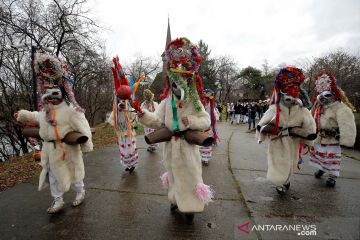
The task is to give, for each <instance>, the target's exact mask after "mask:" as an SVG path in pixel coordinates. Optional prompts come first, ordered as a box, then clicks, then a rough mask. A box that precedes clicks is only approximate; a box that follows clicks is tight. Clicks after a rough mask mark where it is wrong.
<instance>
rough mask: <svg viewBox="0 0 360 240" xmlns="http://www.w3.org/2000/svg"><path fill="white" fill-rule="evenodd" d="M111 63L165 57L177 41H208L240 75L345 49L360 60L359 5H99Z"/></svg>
mask: <svg viewBox="0 0 360 240" xmlns="http://www.w3.org/2000/svg"><path fill="white" fill-rule="evenodd" d="M93 1H95V5H94V6H95V7H93V9H92V12H93V13H94V14H96V16H97V18H98V20H100V22H101V24H102V26H106V27H108V28H109V29H110V30H109V31H104V32H103V33H102V35H101V37H102V38H103V39H104V40H105V41H106V46H107V52H108V54H109V55H115V54H118V55H119V57H120V58H121V59H122V60H123V61H125V62H126V61H131V59H132V58H133V57H134V54H136V53H141V54H143V55H145V56H159V58H160V54H161V53H162V51H163V50H164V47H165V39H166V29H167V18H168V15H169V16H170V26H171V35H172V38H173V39H174V38H176V37H182V36H185V37H188V38H189V39H190V40H191V41H192V42H198V41H199V40H200V39H202V40H203V41H205V42H206V43H207V44H208V45H209V48H210V49H211V50H212V56H218V55H230V56H232V57H233V58H234V59H235V61H236V62H237V63H238V64H239V67H241V68H242V67H246V66H248V65H252V66H256V67H259V68H260V67H261V64H262V63H263V62H264V59H267V60H268V61H269V63H270V65H272V66H277V65H278V64H281V63H287V64H294V63H295V61H296V60H299V59H302V58H311V57H313V56H319V55H321V54H324V53H326V52H328V51H330V50H333V49H337V48H340V47H342V48H344V49H346V50H348V51H350V52H352V53H354V54H359V53H360V0H297V1H292V0H262V1H260V0H251V1H250V0H216V1H215V0H179V1H170V0H168V1H165V0H142V1H140V0H127V1H123V0H117V1H116V0H93Z"/></svg>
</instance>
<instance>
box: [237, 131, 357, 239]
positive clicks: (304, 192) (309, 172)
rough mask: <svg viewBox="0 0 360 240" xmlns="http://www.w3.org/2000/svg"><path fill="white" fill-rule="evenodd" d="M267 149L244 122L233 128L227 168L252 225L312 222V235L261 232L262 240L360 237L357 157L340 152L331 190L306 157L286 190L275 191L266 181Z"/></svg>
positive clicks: (289, 232)
mask: <svg viewBox="0 0 360 240" xmlns="http://www.w3.org/2000/svg"><path fill="white" fill-rule="evenodd" d="M266 149H267V143H262V144H260V145H259V144H257V141H256V140H255V139H254V132H252V133H247V128H246V127H245V125H240V126H239V128H237V129H236V130H235V131H234V133H233V136H232V138H231V141H230V159H231V168H232V169H233V172H234V174H235V176H236V179H237V181H238V183H239V184H240V188H241V192H242V195H243V196H244V199H245V201H246V204H247V206H248V207H249V209H250V211H251V215H252V216H253V220H254V221H255V223H256V224H273V225H279V224H280V225H282V226H284V225H289V224H293V225H294V224H300V225H316V229H317V231H316V232H317V234H316V236H311V237H306V236H299V235H297V234H298V232H297V231H276V232H274V231H261V232H260V235H261V238H262V239H360V231H359V229H360V161H357V160H353V159H350V158H347V157H343V161H342V163H341V165H342V166H341V167H342V170H341V173H340V174H341V176H340V178H339V179H338V180H337V185H336V187H335V188H333V189H330V188H328V187H326V186H325V180H326V177H323V178H322V179H321V180H319V179H315V178H314V172H315V169H314V168H312V167H311V166H309V165H308V162H309V159H308V157H305V158H304V164H302V167H301V168H302V169H301V171H297V172H296V174H295V176H294V177H293V179H292V180H291V188H290V191H289V192H288V194H287V195H286V196H279V195H278V194H277V192H276V190H275V187H274V186H273V185H272V184H270V183H269V182H267V181H266V169H267V161H266V151H267V150H266ZM354 152H355V154H358V153H359V152H356V151H354ZM242 234H244V233H243V232H242ZM303 234H306V232H304V233H303ZM308 234H310V233H308ZM274 236H276V238H274Z"/></svg>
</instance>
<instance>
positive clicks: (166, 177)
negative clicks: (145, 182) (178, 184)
mask: <svg viewBox="0 0 360 240" xmlns="http://www.w3.org/2000/svg"><path fill="white" fill-rule="evenodd" d="M160 179H161V183H162V186H163V188H164V189H168V188H169V173H168V172H165V173H163V175H161V176H160Z"/></svg>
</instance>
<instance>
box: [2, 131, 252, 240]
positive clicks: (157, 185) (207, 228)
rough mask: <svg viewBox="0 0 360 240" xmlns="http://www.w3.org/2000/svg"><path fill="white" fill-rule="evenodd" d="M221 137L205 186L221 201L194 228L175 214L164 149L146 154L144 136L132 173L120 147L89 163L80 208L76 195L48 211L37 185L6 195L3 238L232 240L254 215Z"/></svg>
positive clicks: (68, 195) (46, 197)
mask: <svg viewBox="0 0 360 240" xmlns="http://www.w3.org/2000/svg"><path fill="white" fill-rule="evenodd" d="M230 134H231V129H228V130H225V131H224V132H223V133H222V136H221V137H222V141H221V143H220V144H219V146H217V147H215V148H214V152H213V158H214V159H213V160H212V161H211V162H210V165H209V166H207V167H203V177H204V182H205V183H206V184H209V185H212V187H213V189H214V190H215V192H216V194H215V197H216V199H215V201H214V202H213V203H210V204H209V205H208V206H207V207H206V208H205V210H204V212H203V213H200V214H195V219H194V222H193V223H192V224H188V223H187V222H186V220H185V217H184V215H183V214H180V213H178V212H176V213H174V214H171V213H170V209H169V208H170V204H169V202H168V199H167V195H166V191H165V190H163V189H162V186H161V181H160V178H159V177H160V175H161V174H162V173H163V172H164V171H165V169H164V167H163V165H162V163H161V160H162V154H161V149H158V150H157V152H155V153H153V154H152V153H149V152H147V151H146V144H145V142H144V140H143V136H138V137H137V139H138V147H139V148H140V164H139V166H138V167H137V168H136V170H135V171H134V173H133V174H129V173H128V172H125V171H124V168H123V167H122V166H121V164H120V162H119V160H118V159H119V154H118V150H117V148H116V146H115V145H112V146H109V147H106V148H104V149H101V150H97V151H94V152H92V153H89V154H88V155H87V156H86V157H85V160H84V162H85V170H86V177H85V180H84V182H85V185H86V186H85V187H86V200H85V202H84V204H83V205H81V206H79V207H77V208H73V207H72V206H71V202H72V200H73V198H74V193H73V192H71V191H69V192H68V193H65V195H64V200H65V202H66V205H65V207H64V209H63V210H62V211H61V212H60V213H58V214H56V215H54V216H51V215H48V214H47V213H46V209H47V207H49V205H50V204H51V201H52V198H51V196H50V192H49V189H45V190H43V191H41V192H38V191H37V186H36V181H37V179H34V180H33V182H32V183H23V184H19V185H17V186H15V187H14V188H11V189H9V190H7V191H5V192H1V193H0V211H1V212H0V239H143V238H144V239H233V238H234V234H236V232H235V230H236V229H235V227H236V226H235V223H236V219H237V218H238V217H239V216H244V217H247V216H248V212H247V208H246V205H245V204H244V203H243V202H242V201H241V194H239V192H238V188H237V183H236V181H235V178H234V177H233V175H232V174H231V171H230V168H229V156H228V149H227V146H228V144H227V139H228V138H229V136H230Z"/></svg>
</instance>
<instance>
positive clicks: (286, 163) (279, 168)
mask: <svg viewBox="0 0 360 240" xmlns="http://www.w3.org/2000/svg"><path fill="white" fill-rule="evenodd" d="M275 115H276V105H275V104H273V105H271V106H270V107H269V109H268V110H267V111H266V112H265V114H264V116H263V117H262V118H261V120H260V122H259V125H260V126H264V125H266V124H268V123H269V122H270V121H271V120H273V119H274V118H275ZM279 127H282V128H287V127H301V128H302V129H304V130H306V131H308V132H311V133H315V132H316V125H315V121H314V119H313V118H312V116H311V113H310V111H309V110H308V109H306V108H304V107H300V106H299V105H295V106H292V107H291V108H287V107H285V106H284V105H282V104H281V103H280V122H279ZM257 137H259V138H260V139H261V140H264V138H265V136H264V135H262V134H260V133H259V132H258V131H257ZM301 141H304V142H305V143H307V141H305V140H302V139H300V138H295V137H290V136H286V137H281V138H277V139H274V140H271V141H270V144H269V147H268V155H267V156H268V171H267V178H268V179H269V180H270V181H271V182H273V183H274V184H275V185H276V186H281V185H283V184H287V183H288V182H289V180H290V177H291V176H292V174H293V172H294V169H295V168H296V166H297V163H298V159H299V146H300V142H301Z"/></svg>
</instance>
